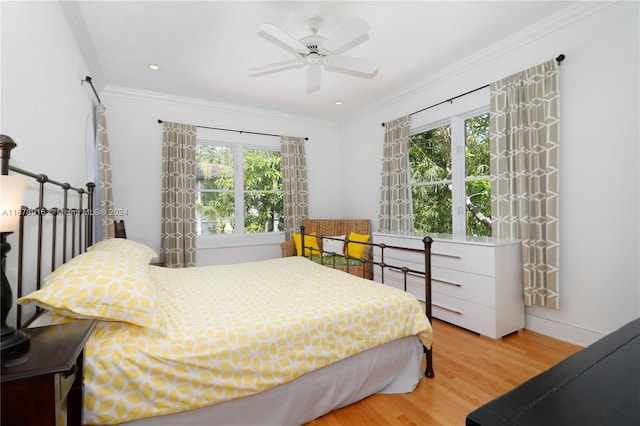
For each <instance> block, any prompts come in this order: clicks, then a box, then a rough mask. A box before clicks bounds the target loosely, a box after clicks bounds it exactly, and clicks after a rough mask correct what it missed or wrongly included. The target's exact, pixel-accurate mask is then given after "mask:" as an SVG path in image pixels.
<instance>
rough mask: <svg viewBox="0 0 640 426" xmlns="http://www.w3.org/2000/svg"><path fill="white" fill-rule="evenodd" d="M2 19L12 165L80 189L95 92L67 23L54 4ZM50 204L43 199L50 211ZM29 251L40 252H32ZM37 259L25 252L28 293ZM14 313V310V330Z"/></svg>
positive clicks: (6, 8) (4, 10)
mask: <svg viewBox="0 0 640 426" xmlns="http://www.w3.org/2000/svg"><path fill="white" fill-rule="evenodd" d="M0 14H1V15H2V16H1V18H0V19H1V26H0V28H1V31H2V34H1V37H0V39H1V40H2V52H1V60H0V66H1V68H0V84H1V86H0V87H1V89H0V94H1V98H2V99H1V102H0V133H2V134H5V135H8V136H10V137H11V138H13V140H14V141H15V142H16V144H17V147H16V148H15V149H14V150H13V151H12V153H11V161H10V164H11V165H14V166H17V167H20V168H22V169H26V170H29V171H31V172H34V173H38V174H40V173H42V174H46V175H47V176H49V178H51V179H54V180H56V181H59V182H68V183H70V184H71V185H73V186H77V187H81V186H83V185H84V184H85V183H86V182H88V181H91V180H93V177H92V176H91V174H90V173H89V172H88V171H87V167H86V150H85V138H86V135H87V133H89V134H92V129H93V124H92V122H93V103H94V102H95V101H94V95H93V92H92V91H91V89H90V87H89V86H85V85H82V84H81V80H82V79H84V77H85V76H86V75H91V72H90V70H89V69H88V67H87V64H86V63H85V61H84V58H83V56H82V54H81V53H80V50H79V49H78V46H77V44H76V42H75V39H74V37H73V34H72V33H71V30H70V28H69V25H68V23H67V20H66V19H65V16H64V14H63V13H62V10H61V9H60V6H59V4H58V3H57V2H5V1H3V2H1V3H0ZM37 189H38V185H37V184H36V183H35V181H33V182H32V183H30V184H29V187H28V188H27V193H26V194H25V200H24V204H25V205H27V206H29V207H33V206H36V205H37V199H38V192H37ZM57 198H59V197H57ZM51 202H52V199H51V198H45V204H46V205H48V206H51V204H50V203H51ZM54 205H56V204H54ZM57 205H60V204H57ZM31 225H34V226H33V228H35V220H30V221H29V222H28V223H27V225H26V226H27V228H28V230H29V231H31V230H32V229H31V228H32V226H31ZM15 238H16V234H12V235H10V236H9V242H10V244H11V245H12V246H13V247H14V250H12V251H11V252H9V253H8V256H7V271H6V272H7V276H8V278H9V281H10V282H11V283H12V285H15V283H16V271H15V270H16V264H17V259H16V257H17V250H16V248H17V242H16V240H15ZM28 249H33V250H34V252H35V248H34V247H29V248H28ZM46 250H47V247H45V248H44V251H45V252H46ZM34 259H35V253H29V252H27V256H25V262H26V263H25V265H28V267H26V268H25V272H24V273H25V276H24V283H25V286H28V287H25V290H27V289H33V288H34V286H35V273H34V269H35V268H34V267H33V265H35V263H34V264H29V263H28V262H30V261H34ZM34 262H35V261H34ZM46 266H47V265H45V266H44V267H46ZM47 272H48V271H46V270H45V271H44V273H45V274H46V273H47ZM14 297H15V289H14ZM15 312H16V308H15V305H14V307H13V309H12V310H11V311H10V315H9V323H10V324H13V321H14V320H13V318H14V317H15Z"/></svg>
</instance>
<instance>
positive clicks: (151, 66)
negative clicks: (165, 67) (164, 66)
mask: <svg viewBox="0 0 640 426" xmlns="http://www.w3.org/2000/svg"><path fill="white" fill-rule="evenodd" d="M148 66H149V69H150V70H154V71H158V70H159V69H160V65H157V64H149V65H148Z"/></svg>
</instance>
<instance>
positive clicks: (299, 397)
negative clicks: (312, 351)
mask: <svg viewBox="0 0 640 426" xmlns="http://www.w3.org/2000/svg"><path fill="white" fill-rule="evenodd" d="M422 358H423V347H422V343H421V342H420V340H419V339H418V338H417V337H415V336H410V337H404V338H402V339H398V340H395V341H392V342H389V343H386V344H384V345H382V346H379V347H376V348H373V349H369V350H367V351H365V352H362V353H360V354H357V355H354V356H352V357H350V358H347V359H344V360H342V361H339V362H337V363H335V364H332V365H329V366H327V367H324V368H322V369H320V370H316V371H313V372H311V373H309V374H307V375H305V376H302V377H299V378H298V379H296V380H294V381H292V382H289V383H285V384H282V385H279V386H276V387H275V388H272V389H270V390H268V391H265V392H261V393H258V394H254V395H250V396H247V397H244V398H240V399H236V400H233V401H227V402H223V403H220V404H217V405H213V406H210V407H204V408H199V409H196V410H191V411H185V412H181V413H175V414H169V415H166V416H161V417H152V418H147V419H141V420H136V421H132V422H128V423H125V424H126V425H128V426H150V425H153V426H175V425H177V424H179V425H181V426H188V425H194V426H196V425H197V426H200V425H203V424H207V425H225V426H227V425H238V426H250V425H256V426H258V425H259V426H270V425H273V426H284V425H292V426H293V425H301V424H304V423H306V422H309V421H311V420H313V419H316V418H318V417H320V416H322V415H324V414H327V413H329V412H330V411H333V410H335V409H337V408H340V407H345V406H347V405H349V404H353V403H354V402H357V401H359V400H361V399H363V398H365V397H367V396H369V395H372V394H375V393H406V392H411V391H413V390H414V389H415V387H416V386H417V385H418V382H419V381H420V379H421V378H422V367H421V363H422Z"/></svg>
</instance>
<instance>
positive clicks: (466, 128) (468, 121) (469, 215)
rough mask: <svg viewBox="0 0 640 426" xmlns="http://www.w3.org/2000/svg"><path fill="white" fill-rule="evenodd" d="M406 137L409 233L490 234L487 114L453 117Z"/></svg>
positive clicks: (476, 113)
mask: <svg viewBox="0 0 640 426" xmlns="http://www.w3.org/2000/svg"><path fill="white" fill-rule="evenodd" d="M412 133H413V134H412V135H411V136H410V138H409V167H410V171H411V196H412V203H413V216H414V230H415V231H417V232H429V233H444V234H454V235H482V236H490V235H491V224H490V220H489V218H490V217H491V186H490V181H489V154H490V151H489V114H488V113H487V112H482V113H478V112H475V113H472V114H468V115H458V116H454V117H451V118H449V119H447V120H441V121H440V122H438V123H434V124H431V125H426V126H423V127H422V129H420V130H419V131H418V132H412Z"/></svg>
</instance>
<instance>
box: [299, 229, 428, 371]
mask: <svg viewBox="0 0 640 426" xmlns="http://www.w3.org/2000/svg"><path fill="white" fill-rule="evenodd" d="M304 229H305V227H304V226H301V227H300V240H301V246H302V248H303V250H302V251H303V253H304V252H306V250H305V249H309V253H311V255H313V252H317V251H318V249H317V248H315V247H311V246H306V245H305V242H304V239H305V232H304ZM306 236H307V237H309V238H317V239H320V240H322V238H330V239H332V240H340V241H341V239H339V238H336V237H335V236H330V237H327V236H323V235H315V234H314V235H311V234H306ZM344 242H345V247H346V244H349V243H352V244H362V245H366V246H370V247H371V250H374V248H378V249H379V250H380V261H378V262H376V261H375V260H373V261H371V260H369V259H367V258H365V257H363V258H361V259H356V260H359V261H361V262H362V263H363V264H364V265H366V264H367V263H372V264H373V265H374V267H376V266H377V267H379V268H380V277H381V282H382V283H384V272H385V270H389V271H397V272H401V273H402V276H403V281H404V283H403V285H404V291H407V277H408V276H409V275H414V276H419V277H424V293H425V313H426V314H427V318H428V319H429V322H430V323H433V317H432V314H431V311H432V309H431V301H432V299H431V244H432V243H433V239H432V238H431V237H428V236H426V237H424V238H423V239H422V243H423V244H424V249H415V248H408V247H400V246H392V245H388V244H383V243H373V242H361V241H350V240H349V238H348V237H347V238H345V239H344ZM386 249H390V250H397V251H400V252H412V253H424V271H419V270H415V269H411V268H408V267H406V266H399V265H394V264H390V263H386V262H385V260H384V253H385V250H386ZM320 254H321V255H322V254H325V255H328V256H331V258H332V260H331V261H330V262H331V263H323V264H324V265H326V266H329V267H331V265H332V264H333V266H335V265H336V263H335V258H336V257H342V258H345V259H346V270H347V272H348V271H349V260H350V259H355V258H354V257H350V256H349V255H348V254H339V253H330V252H326V251H322V250H321V253H320ZM328 256H324V257H328ZM324 257H323V256H321V259H323V258H324ZM423 348H424V353H425V357H426V368H425V372H424V375H425V376H426V377H434V375H435V373H434V371H433V347H431V348H429V349H427V348H426V347H425V346H424V345H423Z"/></svg>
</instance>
